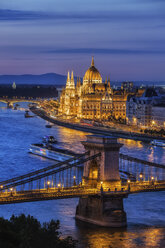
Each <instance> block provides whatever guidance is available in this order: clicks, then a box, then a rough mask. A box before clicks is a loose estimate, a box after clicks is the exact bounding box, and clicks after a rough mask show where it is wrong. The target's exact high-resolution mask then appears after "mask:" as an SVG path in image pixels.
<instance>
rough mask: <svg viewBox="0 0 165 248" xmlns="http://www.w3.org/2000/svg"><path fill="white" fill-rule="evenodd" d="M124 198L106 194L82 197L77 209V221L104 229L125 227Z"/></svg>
mask: <svg viewBox="0 0 165 248" xmlns="http://www.w3.org/2000/svg"><path fill="white" fill-rule="evenodd" d="M124 197H126V196H123V195H113V196H112V195H111V196H107V195H104V194H102V195H101V194H100V195H95V196H88V197H84V198H83V197H82V198H80V199H79V204H78V206H77V209H76V219H78V220H81V221H84V222H88V223H91V224H94V225H98V226H103V227H125V226H126V225H127V217H126V213H125V211H124V208H123V198H124Z"/></svg>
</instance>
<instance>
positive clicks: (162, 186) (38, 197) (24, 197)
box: [0, 181, 165, 205]
mask: <svg viewBox="0 0 165 248" xmlns="http://www.w3.org/2000/svg"><path fill="white" fill-rule="evenodd" d="M154 191H165V181H161V182H154V183H153V182H152V183H151V182H132V183H130V184H128V183H125V184H123V185H122V189H120V190H118V189H117V190H116V191H108V190H107V189H105V190H103V192H101V191H100V190H99V189H96V188H84V187H81V186H73V187H70V188H63V189H62V188H61V189H58V188H47V189H40V190H39V189H37V190H26V191H18V192H12V193H11V192H1V193H0V205H2V204H12V203H21V202H33V201H43V200H52V199H54V200H55V199H65V198H77V197H85V196H89V195H91V196H92V195H104V196H107V197H115V196H122V197H127V196H128V195H129V194H135V193H142V192H154Z"/></svg>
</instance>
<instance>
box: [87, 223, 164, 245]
mask: <svg viewBox="0 0 165 248" xmlns="http://www.w3.org/2000/svg"><path fill="white" fill-rule="evenodd" d="M163 232H164V229H161V228H140V229H131V230H127V229H125V230H123V231H120V230H116V229H109V230H108V229H102V230H98V231H96V230H93V233H92V232H91V230H90V232H89V233H90V234H89V235H87V237H85V238H87V240H88V246H87V247H89V248H138V247H143V248H158V247H162V248H163V247H165V246H164V245H165V241H164V239H163V237H164V235H165V234H164V233H163Z"/></svg>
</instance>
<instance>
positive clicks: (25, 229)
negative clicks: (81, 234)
mask: <svg viewBox="0 0 165 248" xmlns="http://www.w3.org/2000/svg"><path fill="white" fill-rule="evenodd" d="M59 228H60V223H59V221H58V220H57V221H54V220H51V221H50V222H48V223H44V224H43V225H41V224H40V222H39V221H38V220H37V219H35V218H34V217H33V216H30V215H28V216H27V217H26V216H25V215H24V214H22V215H20V216H18V217H16V216H14V215H13V216H12V217H11V218H10V220H5V219H4V218H0V248H46V247H49V248H75V247H76V244H77V241H75V240H73V239H72V237H67V238H65V239H61V237H60V232H59Z"/></svg>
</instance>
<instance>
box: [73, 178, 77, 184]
mask: <svg viewBox="0 0 165 248" xmlns="http://www.w3.org/2000/svg"><path fill="white" fill-rule="evenodd" d="M73 179H74V181H73V186H76V176H73Z"/></svg>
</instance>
